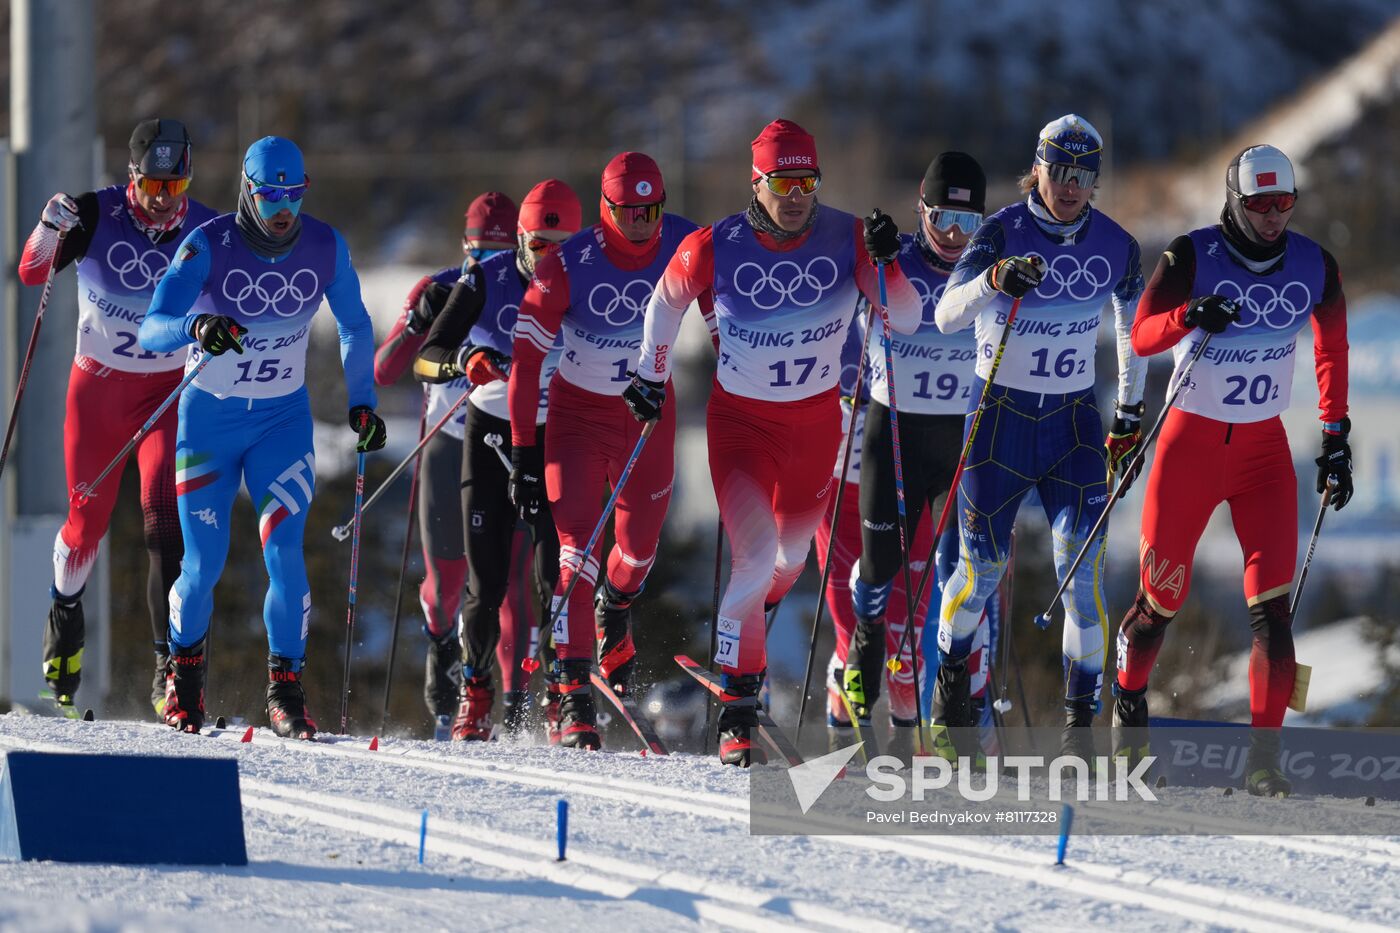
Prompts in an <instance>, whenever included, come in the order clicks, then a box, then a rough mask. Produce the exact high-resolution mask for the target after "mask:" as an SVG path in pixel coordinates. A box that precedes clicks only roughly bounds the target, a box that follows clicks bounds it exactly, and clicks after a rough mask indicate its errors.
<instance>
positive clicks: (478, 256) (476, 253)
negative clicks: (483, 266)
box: [462, 246, 510, 272]
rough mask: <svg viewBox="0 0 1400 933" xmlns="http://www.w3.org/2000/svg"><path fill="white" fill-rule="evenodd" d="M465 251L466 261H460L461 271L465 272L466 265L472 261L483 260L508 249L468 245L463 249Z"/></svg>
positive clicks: (506, 251)
mask: <svg viewBox="0 0 1400 933" xmlns="http://www.w3.org/2000/svg"><path fill="white" fill-rule="evenodd" d="M463 252H464V253H466V260H467V261H466V262H463V263H462V271H463V272H466V271H467V267H468V266H469V265H471V263H474V262H485V261H486V260H488V259H490V258H491V257H492V256H495V255H496V254H497V253H508V252H510V250H508V249H485V248H483V247H480V246H468V247H466V248H465V249H464V250H463Z"/></svg>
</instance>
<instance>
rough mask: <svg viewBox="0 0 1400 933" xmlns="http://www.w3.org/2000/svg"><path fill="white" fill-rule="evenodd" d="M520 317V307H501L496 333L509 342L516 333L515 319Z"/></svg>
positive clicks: (497, 314) (497, 317)
mask: <svg viewBox="0 0 1400 933" xmlns="http://www.w3.org/2000/svg"><path fill="white" fill-rule="evenodd" d="M519 316H520V305H501V310H499V311H497V312H496V332H497V333H498V334H501V335H503V336H504V337H505V338H506V339H507V340H509V339H510V338H511V336H512V334H513V333H514V331H515V319H516V318H517V317H519Z"/></svg>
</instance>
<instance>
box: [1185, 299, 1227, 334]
mask: <svg viewBox="0 0 1400 933" xmlns="http://www.w3.org/2000/svg"><path fill="white" fill-rule="evenodd" d="M1239 319H1240V306H1239V305H1237V304H1235V303H1234V302H1233V301H1231V300H1230V299H1229V298H1226V297H1225V296H1224V295H1202V296H1201V297H1200V298H1192V299H1191V303H1190V304H1189V305H1187V306H1186V317H1185V319H1184V323H1185V324H1186V326H1187V327H1199V328H1200V329H1201V330H1203V331H1205V332H1206V333H1208V334H1219V333H1222V332H1224V330H1225V328H1227V327H1229V326H1230V325H1231V324H1232V323H1235V322H1237V321H1239Z"/></svg>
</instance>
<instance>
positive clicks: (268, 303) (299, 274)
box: [223, 269, 321, 317]
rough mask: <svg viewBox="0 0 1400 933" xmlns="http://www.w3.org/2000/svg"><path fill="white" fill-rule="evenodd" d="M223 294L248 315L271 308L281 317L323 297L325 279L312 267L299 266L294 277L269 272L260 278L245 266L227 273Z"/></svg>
mask: <svg viewBox="0 0 1400 933" xmlns="http://www.w3.org/2000/svg"><path fill="white" fill-rule="evenodd" d="M223 293H224V297H225V298H227V299H228V300H229V301H231V302H233V303H234V304H235V305H237V306H238V311H239V313H240V314H242V315H243V316H244V317H257V316H259V315H261V314H265V313H267V312H268V311H269V310H270V311H272V313H273V314H276V315H277V316H278V317H293V316H294V315H296V314H299V313H300V312H302V311H304V310H305V309H306V307H307V305H309V304H310V303H312V302H319V301H320V300H321V280H320V279H318V278H317V277H316V273H315V272H312V271H311V270H310V269H298V270H297V271H296V272H293V273H292V275H291V278H287V277H285V276H283V275H282V273H280V272H276V271H268V272H263V273H260V274H259V275H258V277H257V278H256V279H255V278H253V276H252V275H251V274H250V273H248V272H245V271H243V270H242V269H231V270H229V273H228V275H226V276H224V285H223Z"/></svg>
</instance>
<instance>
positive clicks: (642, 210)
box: [532, 201, 666, 248]
mask: <svg viewBox="0 0 1400 933" xmlns="http://www.w3.org/2000/svg"><path fill="white" fill-rule="evenodd" d="M665 206H666V202H665V201H657V202H655V203H653V204H614V203H613V202H611V201H608V213H609V214H612V218H613V220H615V221H617V222H618V223H622V222H623V221H626V220H631V221H633V222H636V221H639V220H640V221H644V222H646V223H651V222H652V221H654V220H659V219H661V210H662V208H664V207H665ZM533 235H534V234H532V236H533ZM532 248H533V247H532Z"/></svg>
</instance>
